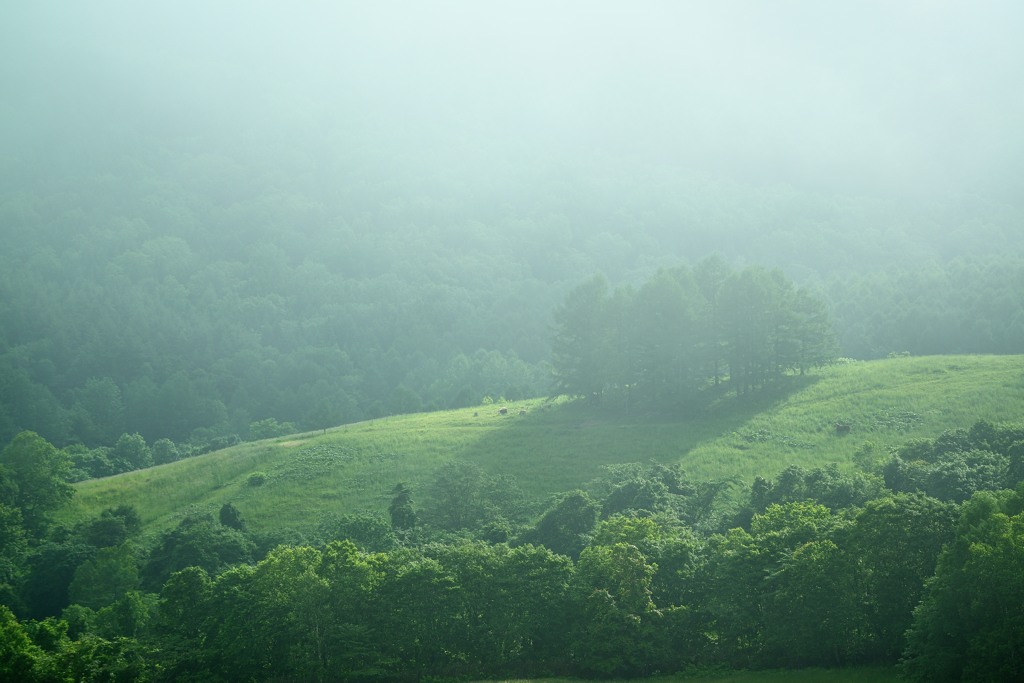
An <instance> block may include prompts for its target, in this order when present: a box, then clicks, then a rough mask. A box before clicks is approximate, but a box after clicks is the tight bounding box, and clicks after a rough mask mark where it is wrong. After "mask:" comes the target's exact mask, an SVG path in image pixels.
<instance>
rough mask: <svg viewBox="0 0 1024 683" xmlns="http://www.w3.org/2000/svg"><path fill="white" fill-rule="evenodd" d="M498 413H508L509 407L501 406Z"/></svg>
mask: <svg viewBox="0 0 1024 683" xmlns="http://www.w3.org/2000/svg"><path fill="white" fill-rule="evenodd" d="M498 414H499V415H508V408H499V409H498Z"/></svg>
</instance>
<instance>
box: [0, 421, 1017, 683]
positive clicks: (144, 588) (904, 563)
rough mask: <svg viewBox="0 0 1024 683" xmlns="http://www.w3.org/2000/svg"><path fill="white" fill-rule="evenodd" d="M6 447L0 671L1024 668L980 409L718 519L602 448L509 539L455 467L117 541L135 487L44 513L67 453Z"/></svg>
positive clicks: (705, 505)
mask: <svg viewBox="0 0 1024 683" xmlns="http://www.w3.org/2000/svg"><path fill="white" fill-rule="evenodd" d="M2 456H3V463H4V470H3V475H4V480H3V484H4V486H3V488H2V489H0V490H2V491H3V492H4V498H3V504H2V506H0V510H2V511H3V518H2V520H3V528H2V537H0V538H2V539H3V543H4V548H3V549H4V555H3V557H4V565H3V579H4V583H3V584H2V588H3V595H2V597H3V601H4V603H5V604H6V605H7V606H0V652H2V653H3V657H2V658H0V667H2V668H0V673H3V674H4V675H5V676H6V677H7V678H8V679H10V680H20V681H63V680H77V681H81V680H90V681H92V680H97V681H98V680H150V681H162V680H167V681H180V680H207V681H214V680H224V681H229V680H252V681H263V680H296V681H298V680H303V681H326V680H361V681H377V680H380V681H389V680H413V679H422V678H423V677H426V676H442V677H448V678H451V679H461V678H464V677H480V676H503V677H507V676H541V675H552V674H558V675H566V674H571V675H578V676H585V677H615V676H617V677H625V676H630V677H635V676H642V675H650V674H653V673H657V672H673V671H679V670H682V669H686V668H693V667H712V666H723V665H724V666H729V667H733V668H748V667H758V668H759V667H786V668H798V667H802V666H812V665H818V666H850V665H858V664H865V663H872V664H879V663H883V664H895V663H896V662H897V661H898V660H901V661H902V671H903V673H904V674H905V675H906V676H907V677H908V678H909V679H910V680H916V681H917V680H919V681H945V680H949V681H956V680H990V681H995V680H1007V681H1008V680H1016V679H1018V678H1019V677H1020V676H1021V675H1022V674H1024V668H1022V664H1021V661H1020V659H1019V657H1016V656H1015V655H1014V653H1015V652H1016V651H1017V649H1019V648H1020V647H1021V645H1022V644H1024V643H1022V642H1021V637H1022V633H1024V631H1022V630H1021V629H1020V628H1019V619H1020V617H1019V609H1017V608H1016V607H1015V606H1019V605H1020V604H1021V602H1022V601H1024V583H1022V581H1021V577H1022V576H1024V572H1022V562H1024V554H1022V553H1021V548H1020V546H1019V537H1020V531H1021V529H1020V527H1021V524H1022V523H1024V484H1022V483H1021V482H1022V477H1024V431H1022V430H1021V428H1019V427H1016V428H1006V427H996V426H993V425H991V424H989V423H987V422H984V421H979V422H977V423H976V424H975V425H974V426H973V427H972V428H971V429H970V430H958V431H952V432H947V433H945V434H943V435H942V436H940V437H939V438H936V439H934V440H915V441H910V442H907V443H905V444H904V445H903V446H902V447H900V448H899V449H897V450H896V451H894V452H893V453H892V454H891V455H890V456H889V459H888V460H887V461H886V462H885V463H884V465H883V466H882V467H881V471H873V470H871V469H869V470H865V471H859V472H852V473H844V472H842V471H841V470H840V469H839V468H838V467H837V466H835V465H829V466H825V467H821V468H817V469H813V470H807V469H803V468H800V467H790V468H787V469H786V470H785V471H783V472H782V473H780V474H779V475H778V476H777V477H775V478H773V479H765V478H761V477H759V478H757V479H756V480H755V481H754V482H753V484H752V485H750V486H749V487H747V488H746V490H745V492H744V493H743V495H741V496H740V499H741V500H742V501H743V503H742V505H741V507H740V508H739V509H736V510H733V511H732V512H728V513H725V512H723V510H724V508H721V507H716V506H715V505H714V501H715V499H716V498H718V497H719V496H721V495H722V493H723V492H724V491H725V490H726V489H727V488H728V485H727V484H725V483H724V482H717V483H716V482H699V481H694V480H691V479H689V478H688V477H687V476H686V474H685V472H684V471H683V470H682V469H681V468H680V467H678V466H664V465H643V464H639V463H636V464H630V465H622V466H617V467H612V468H609V469H608V470H607V472H606V475H605V476H604V477H602V478H601V479H600V480H599V481H596V482H593V483H592V484H591V485H590V486H588V490H574V491H568V492H565V493H563V494H561V495H558V496H555V497H554V498H553V500H552V501H551V504H550V507H549V508H548V509H547V511H545V512H544V513H543V514H542V515H541V516H540V517H539V518H536V519H535V520H534V521H532V522H529V523H527V524H524V525H521V526H518V530H514V531H512V532H511V533H510V527H509V526H508V525H507V524H506V525H505V526H501V525H495V524H494V523H493V520H494V519H495V514H496V513H498V515H499V516H504V517H503V518H505V519H516V518H517V515H516V513H515V500H514V496H509V495H507V494H506V495H501V493H500V490H502V489H504V490H506V491H507V489H508V487H509V485H508V482H493V481H490V480H489V478H488V477H487V476H486V475H483V474H482V473H481V472H480V471H479V470H476V471H474V470H473V468H472V467H469V466H468V465H465V464H461V465H459V464H454V463H453V464H452V466H451V467H448V468H446V469H445V470H443V471H442V472H441V473H439V476H438V480H437V483H436V484H435V486H436V487H437V488H438V489H441V490H447V491H449V492H451V493H452V496H451V498H450V499H449V500H448V501H447V502H444V501H445V499H444V497H443V496H439V497H437V498H436V501H440V502H441V504H440V505H438V504H437V502H435V503H434V504H428V505H421V504H419V503H418V502H417V500H416V494H415V492H414V491H411V490H410V489H409V488H408V487H407V486H404V485H402V484H399V485H397V486H396V487H395V488H394V490H393V491H392V500H391V505H390V507H389V511H388V517H389V518H381V517H374V516H372V515H370V516H362V517H358V516H357V517H350V518H349V519H348V520H347V521H346V522H345V523H341V524H335V525H333V526H329V527H322V528H321V529H320V531H319V532H317V534H316V538H312V539H309V540H307V541H306V542H303V543H299V544H294V543H280V541H281V539H273V540H270V539H267V538H264V537H261V536H260V535H258V534H254V533H252V532H250V531H249V530H248V529H247V526H246V523H245V520H244V518H243V517H242V515H240V514H239V511H238V510H237V508H235V507H234V506H233V505H231V504H225V505H224V506H223V507H222V508H221V509H220V511H219V514H218V515H217V516H216V517H215V516H213V515H210V514H205V513H200V512H193V513H190V514H187V515H185V516H184V517H183V518H182V519H181V521H180V522H179V523H178V524H177V526H175V527H174V528H172V529H169V530H167V531H165V532H163V533H162V534H160V535H159V537H158V538H157V539H155V541H153V542H142V543H140V542H139V541H140V540H141V539H139V538H138V530H139V518H138V512H137V511H136V510H135V509H134V508H131V507H119V508H111V509H108V510H106V511H104V512H103V513H102V514H101V515H100V516H99V517H97V518H94V519H91V520H86V521H82V522H81V523H80V524H79V525H78V526H77V527H76V528H74V529H67V528H65V529H59V528H56V527H54V526H52V524H51V521H50V517H49V515H50V513H51V512H52V511H54V510H55V509H56V508H58V507H59V506H60V505H61V503H62V502H63V501H65V500H66V499H67V498H68V496H69V495H70V494H71V490H70V487H68V485H67V484H66V483H64V482H63V481H62V476H63V474H64V473H65V471H66V468H68V467H69V466H70V461H69V458H68V456H67V455H66V454H64V453H62V452H61V451H59V450H57V449H56V448H54V447H53V446H52V445H50V444H48V443H47V442H46V441H45V440H43V439H42V438H41V437H39V436H37V435H35V434H31V433H24V434H21V435H19V436H18V437H17V438H16V439H15V440H14V441H12V443H11V444H9V445H8V446H7V447H6V448H5V449H4V451H3V454H2ZM495 484H497V486H495ZM723 484H725V485H723ZM1014 487H1016V491H1014V490H1012V489H1013V488H1014ZM474 505H479V506H482V507H480V508H479V509H477V508H474V507H473V506H474ZM353 539H354V540H353ZM30 547H31V550H30ZM11 607H13V608H14V609H16V610H17V611H18V612H20V613H21V614H22V615H23V616H22V617H21V619H20V620H19V619H17V618H16V617H15V614H14V613H13V612H12V611H11ZM901 658H902V659H901Z"/></svg>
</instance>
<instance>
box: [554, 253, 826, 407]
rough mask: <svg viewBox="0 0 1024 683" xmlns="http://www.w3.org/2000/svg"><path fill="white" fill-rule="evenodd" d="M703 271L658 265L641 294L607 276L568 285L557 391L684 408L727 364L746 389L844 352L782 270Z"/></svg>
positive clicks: (814, 303) (817, 305)
mask: <svg viewBox="0 0 1024 683" xmlns="http://www.w3.org/2000/svg"><path fill="white" fill-rule="evenodd" d="M697 270H698V273H699V276H694V274H693V273H692V272H691V271H690V270H689V269H688V268H686V267H679V268H676V269H674V270H672V271H659V272H658V273H657V274H656V275H655V276H654V277H653V278H651V279H650V280H649V281H647V282H646V283H645V284H644V285H643V286H642V287H641V288H640V289H639V290H638V291H637V292H636V293H633V292H632V291H631V290H619V291H617V292H615V293H613V294H609V293H608V286H607V282H606V281H605V280H604V279H603V278H600V277H598V278H595V279H592V280H590V281H588V282H586V283H584V284H583V285H580V286H579V287H578V288H577V289H575V290H573V291H572V292H570V294H569V295H568V297H567V298H566V301H565V303H564V304H563V305H562V306H561V307H559V308H558V309H556V310H555V313H554V320H555V328H554V338H553V341H552V364H553V366H554V369H555V375H556V378H557V385H556V390H557V391H560V392H563V393H566V394H569V395H573V396H586V397H594V398H597V397H601V396H602V395H604V394H606V393H607V394H610V395H615V396H617V397H620V399H621V400H622V401H623V402H624V404H625V406H626V407H627V409H628V408H630V406H631V403H633V402H636V401H640V402H641V403H643V404H645V405H647V406H661V407H662V409H665V408H666V407H671V408H672V409H678V408H679V407H680V406H684V405H686V404H687V403H688V402H692V401H693V397H694V395H695V394H696V392H698V391H699V390H700V389H702V388H704V387H705V385H706V384H707V383H708V382H709V381H710V382H712V383H713V384H715V385H717V384H718V382H719V380H720V379H721V377H722V376H723V373H727V374H728V377H729V380H730V382H731V384H732V386H733V387H735V389H736V392H737V393H738V394H743V393H747V392H749V391H750V390H751V389H752V388H755V387H762V386H764V385H766V384H767V383H769V382H772V381H774V380H775V379H777V378H778V377H779V376H780V375H782V374H783V373H785V372H787V371H791V370H796V371H799V373H800V374H801V375H802V374H804V372H806V371H807V370H808V369H810V368H812V367H820V366H822V365H824V364H826V363H828V362H829V361H831V360H832V359H833V358H834V357H835V356H836V355H837V351H838V347H837V346H836V344H835V340H834V337H833V336H832V331H831V327H830V324H829V320H828V312H827V308H826V306H825V304H824V302H823V301H822V300H821V299H820V298H819V297H817V296H815V295H814V294H812V293H811V292H810V291H809V290H806V289H801V290H797V289H796V288H795V287H794V286H793V285H792V283H791V282H789V281H788V280H787V279H786V278H785V277H784V276H783V275H782V273H781V271H772V272H769V271H766V270H763V269H759V268H746V269H744V270H742V271H739V272H730V271H729V270H728V269H726V268H724V267H722V264H721V262H720V261H715V262H713V263H712V264H709V265H707V266H698V268H697Z"/></svg>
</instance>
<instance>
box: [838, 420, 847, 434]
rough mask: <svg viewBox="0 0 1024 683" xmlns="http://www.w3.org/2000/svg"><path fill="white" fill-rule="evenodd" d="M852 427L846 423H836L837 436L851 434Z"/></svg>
mask: <svg viewBox="0 0 1024 683" xmlns="http://www.w3.org/2000/svg"><path fill="white" fill-rule="evenodd" d="M849 433H850V425H849V424H848V423H846V422H836V434H849Z"/></svg>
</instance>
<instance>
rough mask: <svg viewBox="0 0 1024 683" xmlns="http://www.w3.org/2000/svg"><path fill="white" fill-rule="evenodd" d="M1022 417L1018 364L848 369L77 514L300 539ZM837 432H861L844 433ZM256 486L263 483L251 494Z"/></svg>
mask: <svg viewBox="0 0 1024 683" xmlns="http://www.w3.org/2000/svg"><path fill="white" fill-rule="evenodd" d="M500 407H504V408H507V414H500V412H499V408H500ZM1022 416H1024V357H1021V356H934V357H920V358H892V359H886V360H879V361H871V362H850V363H845V364H840V365H836V366H833V367H830V368H827V369H824V370H821V371H819V372H817V373H815V374H813V375H809V376H805V377H791V378H787V381H785V382H782V383H780V384H779V385H778V386H776V387H773V388H772V389H771V390H770V391H766V392H762V393H759V394H754V395H751V396H748V397H742V398H736V397H735V396H731V395H730V396H726V397H722V398H720V399H719V400H718V401H716V402H715V403H713V404H711V405H708V406H704V407H702V408H701V409H699V410H693V411H692V412H690V413H688V414H673V415H666V414H641V413H637V412H635V411H634V412H627V411H625V410H621V409H610V408H608V407H599V406H593V405H590V404H588V403H587V402H585V401H569V400H566V399H558V400H554V401H546V400H544V399H534V400H528V401H521V402H515V403H508V404H503V405H502V406H498V405H485V406H480V407H477V408H467V409H461V410H452V411H444V412H436V413H421V414H414V415H403V416H395V417H388V418H381V419H378V420H371V421H366V422H361V423H357V424H351V425H345V426H341V427H337V428H334V429H330V430H327V431H326V432H314V433H306V434H298V435H293V436H288V437H282V438H277V439H271V440H266V441H260V442H253V443H244V444H239V445H237V446H234V447H232V448H228V449H225V450H222V451H218V452H215V453H210V454H207V455H203V456H199V457H196V458H191V459H188V460H183V461H180V462H176V463H171V464H167V465H161V466H158V467H152V468H149V469H146V470H141V471H136V472H128V473H125V474H121V475H117V476H114V477H108V478H104V479H96V480H90V481H85V482H81V483H79V484H77V485H76V488H77V495H76V497H75V500H74V503H73V505H72V506H71V507H70V508H69V509H68V511H67V512H66V514H67V515H68V516H69V518H78V517H81V516H91V515H96V514H98V513H99V512H100V511H101V510H103V509H104V508H107V507H111V506H115V505H119V504H122V503H128V504H131V505H134V506H135V507H136V508H137V509H138V510H139V512H140V514H141V516H142V519H143V523H144V524H145V526H146V529H147V530H148V531H157V530H159V529H162V528H166V527H167V526H169V525H171V524H173V523H174V522H175V521H176V520H177V519H178V518H179V516H180V515H181V513H182V511H183V510H185V509H187V508H188V507H190V506H196V507H199V508H201V509H209V510H211V511H216V509H218V508H219V507H220V506H221V505H222V504H223V503H225V502H232V503H233V504H234V505H235V506H237V507H238V509H239V510H240V511H241V512H242V514H243V516H244V518H245V519H246V520H247V522H248V523H249V525H250V527H251V528H253V529H255V530H260V529H267V530H271V529H276V528H298V529H301V528H305V527H307V526H309V525H311V524H313V523H314V522H315V520H316V518H317V516H318V515H320V514H321V513H324V512H334V513H345V512H355V511H358V510H363V509H369V510H377V511H383V510H386V509H387V505H388V502H389V500H390V491H391V489H392V487H393V486H394V485H395V484H396V483H397V482H399V481H405V482H408V483H409V484H411V486H412V488H413V491H414V497H417V496H420V497H421V496H422V495H424V494H423V493H422V491H423V490H424V489H425V487H426V485H427V484H428V483H429V482H430V481H431V480H432V478H433V476H434V474H435V472H436V471H437V469H438V468H439V467H440V466H441V465H443V464H444V463H446V462H448V461H451V460H467V461H472V462H475V463H477V464H479V465H480V466H481V467H482V468H483V469H484V470H485V471H486V472H488V473H490V474H511V475H513V476H514V477H515V478H516V480H517V482H518V484H519V486H520V487H521V488H522V489H523V491H524V492H525V493H526V495H527V496H528V497H529V498H531V499H532V500H534V501H537V502H538V503H540V502H542V501H544V500H545V499H546V498H547V497H548V496H550V495H551V494H553V493H556V492H559V491H564V490H568V489H572V488H575V487H578V486H580V485H582V484H584V483H586V482H588V481H590V480H592V479H593V478H595V477H596V476H598V475H599V474H600V473H601V467H602V466H603V465H608V464H613V463H623V462H637V461H643V462H647V461H652V460H654V461H658V462H664V463H675V462H680V463H682V464H683V466H684V469H685V470H686V471H687V473H688V474H689V475H690V476H692V477H693V478H696V479H721V478H728V477H738V478H740V479H741V480H742V481H745V482H749V481H751V480H752V479H753V477H754V476H756V475H764V476H773V475H774V474H776V473H777V472H779V471H780V470H782V469H783V468H785V467H786V466H788V465H790V464H798V465H801V466H804V467H816V466H821V465H824V464H827V463H831V462H836V463H839V464H840V465H841V466H844V467H852V466H854V463H855V462H857V463H860V464H861V465H863V464H868V463H870V461H872V460H876V461H878V460H881V459H882V458H884V457H885V454H886V452H887V449H888V448H889V447H891V446H894V445H898V444H901V443H903V442H904V441H906V440H908V439H911V438H915V437H928V438H931V437H935V436H937V435H938V434H940V433H941V432H943V431H945V430H947V429H953V428H959V427H964V428H966V427H970V426H971V424H973V423H974V422H975V421H976V420H978V419H981V418H984V419H987V420H989V421H991V422H995V423H1014V422H1020V421H1021V420H1022V419H1024V418H1022ZM837 423H843V424H846V425H849V431H848V432H846V433H838V432H837V430H836V424H837ZM254 474H256V475H257V477H258V478H262V479H263V483H262V485H258V486H254V485H252V483H251V480H252V479H253V478H254V477H253V475H254ZM726 680H732V679H726ZM736 680H740V679H736ZM744 680H745V679H744ZM758 680H761V679H758ZM808 680H810V679H808ZM840 680H845V679H840Z"/></svg>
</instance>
